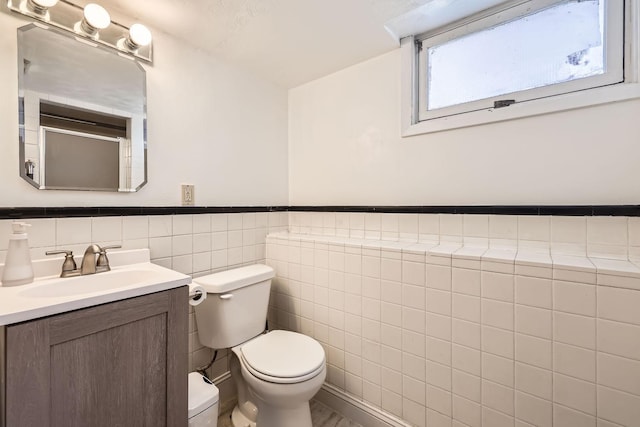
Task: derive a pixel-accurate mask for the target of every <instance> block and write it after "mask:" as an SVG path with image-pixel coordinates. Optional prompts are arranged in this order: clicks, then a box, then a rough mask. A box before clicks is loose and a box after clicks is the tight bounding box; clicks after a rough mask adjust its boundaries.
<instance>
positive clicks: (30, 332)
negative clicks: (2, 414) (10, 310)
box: [6, 287, 188, 427]
mask: <svg viewBox="0 0 640 427" xmlns="http://www.w3.org/2000/svg"><path fill="white" fill-rule="evenodd" d="M187 298H188V291H187V288H186V287H182V288H178V289H173V290H170V291H165V292H159V293H156V294H151V295H146V296H141V297H137V298H132V299H128V300H124V301H119V302H114V303H110V304H104V305H101V306H97V307H91V308H87V309H83V310H78V311H74V312H70V313H65V314H61V315H57V316H53V317H49V318H45V319H39V320H35V321H31V322H25V323H22V324H18V325H12V326H10V327H8V328H7V332H6V333H7V336H6V348H7V358H6V363H7V365H6V390H7V394H6V417H7V418H6V421H7V422H6V425H7V427H28V426H34V427H35V426H37V427H47V426H48V427H116V426H122V427H128V426H131V427H143V426H148V427H161V426H167V427H174V426H186V425H187V340H188V336H187V333H188V329H187V328H188V318H187V316H188V309H187V308H188V305H187Z"/></svg>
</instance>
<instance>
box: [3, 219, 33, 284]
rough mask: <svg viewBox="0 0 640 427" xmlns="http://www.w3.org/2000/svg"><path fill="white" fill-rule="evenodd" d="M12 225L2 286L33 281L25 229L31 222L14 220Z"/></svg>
mask: <svg viewBox="0 0 640 427" xmlns="http://www.w3.org/2000/svg"><path fill="white" fill-rule="evenodd" d="M12 226H13V234H12V235H11V237H9V250H8V252H7V259H6V261H5V263H4V270H3V272H2V286H18V285H26V284H27V283H31V282H33V267H32V266H31V255H30V254H29V242H28V240H27V231H26V228H27V227H31V224H27V223H25V222H14V223H13V224H12Z"/></svg>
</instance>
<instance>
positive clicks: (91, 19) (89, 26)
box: [73, 3, 111, 38]
mask: <svg viewBox="0 0 640 427" xmlns="http://www.w3.org/2000/svg"><path fill="white" fill-rule="evenodd" d="M110 23H111V16H109V12H107V10H106V9H105V8H104V7H102V6H100V5H99V4H96V3H89V4H88V5H86V6H85V7H84V11H83V13H82V21H78V22H76V24H75V25H74V27H73V29H74V30H75V31H76V32H77V33H81V34H82V33H84V34H86V35H87V36H89V37H91V38H98V37H99V35H98V31H100V30H104V29H105V28H107V27H108V26H109V24H110Z"/></svg>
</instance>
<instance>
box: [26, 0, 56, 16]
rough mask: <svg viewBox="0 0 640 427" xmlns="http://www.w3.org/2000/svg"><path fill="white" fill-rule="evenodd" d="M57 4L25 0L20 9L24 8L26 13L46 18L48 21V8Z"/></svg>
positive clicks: (48, 0)
mask: <svg viewBox="0 0 640 427" xmlns="http://www.w3.org/2000/svg"><path fill="white" fill-rule="evenodd" d="M56 3H58V0H27V1H26V2H24V3H22V4H21V8H22V7H24V8H26V10H27V11H29V12H31V13H34V14H36V15H39V16H43V17H46V18H45V19H47V20H48V13H49V8H50V7H53V6H55V5H56Z"/></svg>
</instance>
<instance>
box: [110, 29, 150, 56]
mask: <svg viewBox="0 0 640 427" xmlns="http://www.w3.org/2000/svg"><path fill="white" fill-rule="evenodd" d="M150 43H151V31H149V29H148V28H147V27H145V26H144V25H142V24H133V25H132V26H131V28H129V34H128V35H127V37H123V38H121V39H120V40H118V43H117V45H118V48H120V49H122V50H124V51H128V52H133V53H136V52H137V51H138V49H139V48H141V47H143V46H148V45H149V44H150Z"/></svg>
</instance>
